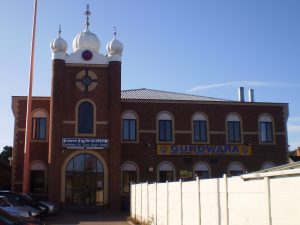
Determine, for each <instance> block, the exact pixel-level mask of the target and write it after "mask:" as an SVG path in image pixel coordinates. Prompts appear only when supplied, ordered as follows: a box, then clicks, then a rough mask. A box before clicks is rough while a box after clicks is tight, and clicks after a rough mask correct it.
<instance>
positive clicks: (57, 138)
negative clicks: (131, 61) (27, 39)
mask: <svg viewBox="0 0 300 225" xmlns="http://www.w3.org/2000/svg"><path fill="white" fill-rule="evenodd" d="M90 15H91V13H90V11H89V8H88V7H87V10H86V12H85V16H86V23H85V29H84V31H83V32H81V33H78V34H77V35H76V37H75V38H74V40H73V53H71V54H69V55H68V54H67V53H66V51H67V43H66V41H64V40H63V39H62V37H61V31H60V30H59V36H58V38H56V39H55V40H53V41H52V43H51V49H52V92H51V104H50V105H51V106H50V108H51V110H50V111H51V113H50V131H49V156H48V163H49V171H48V182H49V183H48V194H49V198H50V199H52V200H55V201H60V202H62V203H64V204H78V205H85V204H89V205H109V207H110V209H112V210H119V209H120V180H121V177H120V171H121V170H120V157H121V143H120V140H121V137H120V134H121V127H120V126H121V125H120V118H121V57H122V51H123V45H122V43H121V42H120V41H118V40H117V39H116V31H115V32H114V37H113V39H112V40H111V41H110V42H109V43H108V44H107V46H106V47H107V51H108V53H107V55H106V56H104V55H103V54H101V53H100V52H99V51H100V46H101V44H100V40H99V39H98V37H97V36H96V35H95V34H94V33H92V32H91V31H90V27H89V26H90V23H89V16H90Z"/></svg>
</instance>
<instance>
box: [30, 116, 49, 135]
mask: <svg viewBox="0 0 300 225" xmlns="http://www.w3.org/2000/svg"><path fill="white" fill-rule="evenodd" d="M46 134H47V114H46V113H45V112H43V111H36V112H34V113H33V114H32V134H31V137H32V140H46Z"/></svg>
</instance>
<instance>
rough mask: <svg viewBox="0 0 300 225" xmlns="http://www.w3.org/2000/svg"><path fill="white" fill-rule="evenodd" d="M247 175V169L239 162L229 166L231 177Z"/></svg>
mask: <svg viewBox="0 0 300 225" xmlns="http://www.w3.org/2000/svg"><path fill="white" fill-rule="evenodd" d="M243 173H245V168H244V167H243V165H242V164H241V163H239V162H233V163H230V164H229V166H228V174H229V175H230V176H239V175H242V174H243Z"/></svg>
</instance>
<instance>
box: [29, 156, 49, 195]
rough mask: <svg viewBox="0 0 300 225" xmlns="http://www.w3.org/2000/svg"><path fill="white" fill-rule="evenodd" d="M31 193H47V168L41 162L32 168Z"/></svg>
mask: <svg viewBox="0 0 300 225" xmlns="http://www.w3.org/2000/svg"><path fill="white" fill-rule="evenodd" d="M30 192H32V193H36V194H42V193H46V171H45V166H44V165H43V164H41V163H39V162H36V163H34V164H32V166H31V168H30Z"/></svg>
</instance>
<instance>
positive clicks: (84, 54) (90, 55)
mask: <svg viewBox="0 0 300 225" xmlns="http://www.w3.org/2000/svg"><path fill="white" fill-rule="evenodd" d="M81 56H82V58H83V59H84V60H86V61H89V60H91V59H92V58H93V53H92V52H91V51H89V50H85V51H84V52H82V55H81Z"/></svg>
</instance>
